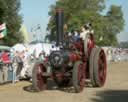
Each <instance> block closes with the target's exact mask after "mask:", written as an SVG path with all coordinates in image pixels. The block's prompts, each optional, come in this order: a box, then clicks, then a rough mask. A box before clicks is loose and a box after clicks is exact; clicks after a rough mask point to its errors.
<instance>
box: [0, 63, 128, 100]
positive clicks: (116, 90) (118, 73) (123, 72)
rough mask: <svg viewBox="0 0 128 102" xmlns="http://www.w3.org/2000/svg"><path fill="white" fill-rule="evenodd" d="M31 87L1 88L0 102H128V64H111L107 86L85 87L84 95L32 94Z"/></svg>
mask: <svg viewBox="0 0 128 102" xmlns="http://www.w3.org/2000/svg"><path fill="white" fill-rule="evenodd" d="M29 86H31V83H30V82H26V81H22V82H18V83H16V84H8V85H4V86H0V102H128V62H119V63H110V64H109V66H108V75H107V82H106V84H105V86H104V87H102V88H91V87H85V89H84V91H83V92H82V93H77V94H76V93H69V92H66V91H60V90H46V91H44V92H30V91H27V90H26V88H28V87H29Z"/></svg>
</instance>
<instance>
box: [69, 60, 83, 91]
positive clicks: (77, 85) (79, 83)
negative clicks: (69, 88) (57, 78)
mask: <svg viewBox="0 0 128 102" xmlns="http://www.w3.org/2000/svg"><path fill="white" fill-rule="evenodd" d="M72 79H73V86H74V89H75V92H76V93H79V92H81V91H82V90H83V89H84V86H85V66H84V65H83V63H82V62H81V61H77V62H75V64H74V67H73V73H72Z"/></svg>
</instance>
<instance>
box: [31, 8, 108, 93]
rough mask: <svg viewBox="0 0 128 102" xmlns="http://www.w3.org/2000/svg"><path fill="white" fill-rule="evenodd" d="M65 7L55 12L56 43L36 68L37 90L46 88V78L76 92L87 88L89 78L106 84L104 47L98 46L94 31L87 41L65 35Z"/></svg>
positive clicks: (34, 72)
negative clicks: (56, 47)
mask: <svg viewBox="0 0 128 102" xmlns="http://www.w3.org/2000/svg"><path fill="white" fill-rule="evenodd" d="M63 18H64V13H63V10H62V9H58V10H57V11H56V28H57V41H56V42H57V46H58V47H59V48H60V49H59V50H56V51H52V52H51V54H50V56H49V57H48V58H46V60H45V61H42V62H38V63H36V64H35V66H34V68H33V75H32V83H33V87H34V88H35V89H36V90H37V91H41V90H44V89H46V88H47V80H48V78H51V79H52V80H54V81H55V82H56V84H57V85H58V86H59V87H67V86H70V87H73V89H74V90H75V92H81V91H82V90H83V89H84V86H85V84H86V80H87V79H88V80H90V82H91V84H92V86H93V87H101V86H103V85H104V84H105V80H106V72H107V62H106V56H105V53H104V50H103V49H102V48H100V47H96V45H95V43H94V39H93V34H91V33H90V34H88V35H87V36H89V37H85V40H82V39H80V40H79V41H70V39H64V38H63V21H64V20H63Z"/></svg>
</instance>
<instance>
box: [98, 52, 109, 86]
mask: <svg viewBox="0 0 128 102" xmlns="http://www.w3.org/2000/svg"><path fill="white" fill-rule="evenodd" d="M98 65H99V68H98V73H99V74H98V75H99V80H100V83H101V86H103V85H104V84H105V81H106V73H107V62H106V56H105V53H104V50H101V52H100V54H99V59H98Z"/></svg>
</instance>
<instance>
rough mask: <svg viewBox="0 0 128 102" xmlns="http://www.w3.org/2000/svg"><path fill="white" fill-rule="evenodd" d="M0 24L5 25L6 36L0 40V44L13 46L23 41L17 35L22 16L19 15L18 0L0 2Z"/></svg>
mask: <svg viewBox="0 0 128 102" xmlns="http://www.w3.org/2000/svg"><path fill="white" fill-rule="evenodd" d="M0 5H1V6H0V22H1V23H2V22H5V23H6V25H7V33H8V34H7V36H5V37H4V38H3V39H0V43H3V44H6V45H9V46H11V45H14V44H16V43H18V42H22V41H23V36H22V35H21V34H20V33H19V29H20V27H21V23H22V16H21V15H20V14H19V10H20V0H0Z"/></svg>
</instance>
